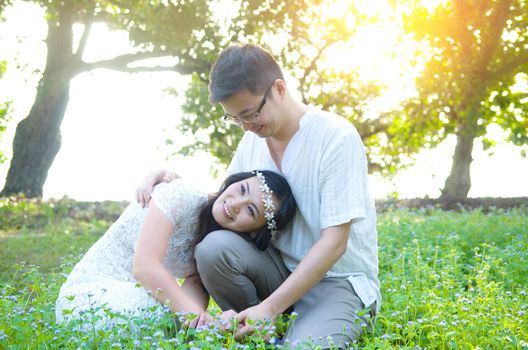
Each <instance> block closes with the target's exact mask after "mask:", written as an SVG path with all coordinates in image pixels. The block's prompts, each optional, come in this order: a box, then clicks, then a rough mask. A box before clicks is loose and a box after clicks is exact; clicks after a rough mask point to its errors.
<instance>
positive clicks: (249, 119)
mask: <svg viewBox="0 0 528 350" xmlns="http://www.w3.org/2000/svg"><path fill="white" fill-rule="evenodd" d="M272 86H273V83H272V84H271V85H270V86H269V88H268V89H267V90H266V92H265V93H264V97H263V98H262V102H260V104H259V105H258V107H257V110H256V111H255V112H254V113H251V114H250V115H248V116H245V117H237V116H236V115H232V114H229V113H226V114H224V120H225V121H226V122H228V123H232V124H235V125H238V126H242V124H251V123H255V122H257V121H258V118H259V117H260V111H261V110H262V107H264V105H265V104H266V101H268V94H269V92H270V90H271V87H272Z"/></svg>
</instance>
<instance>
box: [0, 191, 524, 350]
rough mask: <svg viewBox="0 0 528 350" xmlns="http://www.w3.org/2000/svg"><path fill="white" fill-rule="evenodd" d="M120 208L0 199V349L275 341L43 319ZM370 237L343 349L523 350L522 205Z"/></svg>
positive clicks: (440, 218) (398, 215) (413, 221)
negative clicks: (366, 306) (369, 298)
mask: <svg viewBox="0 0 528 350" xmlns="http://www.w3.org/2000/svg"><path fill="white" fill-rule="evenodd" d="M123 207H124V205H123V203H111V202H109V203H102V204H90V203H76V202H73V201H71V200H60V201H54V202H44V203H42V202H38V201H10V200H7V199H0V315H1V316H0V348H1V349H3V348H13V349H22V348H24V349H26V348H42V349H47V348H53V349H54V348H68V349H69V348H72V349H77V348H81V349H92V348H141V349H143V348H151V349H158V348H161V349H173V348H178V349H192V348H209V349H222V348H229V349H236V348H247V349H252V348H259V349H273V348H280V347H281V346H280V345H273V340H272V342H271V343H269V342H264V341H263V340H262V339H263V337H265V334H257V335H254V336H252V337H250V338H249V339H248V340H246V341H245V342H243V343H237V342H235V341H234V339H233V337H232V336H231V335H230V334H229V333H227V334H225V333H221V332H219V331H218V330H217V329H214V328H211V329H204V330H198V331H194V330H189V331H185V330H178V327H176V325H175V321H174V319H173V318H172V317H170V316H167V317H166V318H165V319H162V320H161V321H159V320H158V321H157V322H153V321H151V320H148V319H144V320H129V322H128V323H125V324H124V325H123V326H116V327H115V328H114V329H112V330H105V331H96V330H92V331H86V327H84V329H81V328H80V327H78V326H79V325H78V324H77V325H76V324H71V325H68V326H57V325H55V316H54V310H53V307H54V302H55V299H56V297H57V293H58V289H59V287H60V285H61V283H62V282H63V281H64V279H65V276H66V274H67V273H68V272H69V271H70V270H71V268H72V266H73V264H74V263H75V262H76V261H77V260H78V259H79V256H80V255H81V254H82V253H83V252H84V251H86V249H87V248H88V247H89V246H90V245H91V244H92V243H93V242H95V241H96V240H97V238H98V237H99V236H100V235H101V234H103V233H104V231H105V230H106V228H107V227H108V226H109V225H110V224H111V222H112V221H113V220H114V219H115V218H116V217H117V215H119V213H120V211H121V210H122V208H123ZM378 234H379V258H380V280H381V282H382V294H383V298H384V300H383V304H382V309H381V312H380V314H379V316H378V318H377V321H376V324H375V327H374V331H373V332H372V333H369V334H365V335H364V336H363V337H362V338H361V339H360V340H359V342H358V343H356V344H352V345H351V346H352V347H353V348H366V349H400V348H408V349H416V348H434V349H528V326H527V325H528V314H527V312H528V208H526V207H525V208H517V209H511V210H507V211H505V210H498V209H497V210H491V211H488V212H484V211H482V210H472V211H462V212H451V211H441V210H438V209H421V210H412V211H411V210H404V209H397V210H392V211H388V212H384V213H381V214H379V215H378ZM285 322H287V320H286V321H285V320H282V321H281V322H279V324H278V325H277V328H276V330H277V331H278V332H279V333H280V332H281V331H283V329H284V327H285ZM132 324H133V325H134V326H131V325H132ZM274 331H275V328H274V327H273V328H271V329H268V330H265V331H263V332H266V333H269V332H274ZM273 337H274V335H272V337H271V338H272V339H274V338H273ZM290 347H292V346H291V345H290Z"/></svg>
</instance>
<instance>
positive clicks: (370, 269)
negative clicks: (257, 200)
mask: <svg viewBox="0 0 528 350" xmlns="http://www.w3.org/2000/svg"><path fill="white" fill-rule="evenodd" d="M256 169H260V170H271V171H275V172H277V173H281V172H280V171H279V170H278V168H277V166H276V165H275V162H274V161H273V159H272V157H271V154H270V152H269V149H268V146H267V144H266V141H265V139H264V138H260V137H258V136H257V135H255V134H254V133H252V132H246V133H245V134H244V136H243V137H242V140H241V141H240V143H239V145H238V147H237V151H236V153H235V155H234V157H233V160H232V162H231V165H230V166H229V170H228V173H229V174H232V173H235V172H240V171H250V170H256ZM281 174H282V175H283V176H284V177H285V178H286V179H287V180H288V183H289V184H290V187H291V189H292V192H293V195H294V197H295V200H296V202H297V207H298V211H297V214H296V215H295V218H294V219H293V222H292V224H291V225H289V227H288V228H287V229H285V230H283V231H281V232H279V238H278V239H277V241H275V242H274V245H275V247H276V248H277V249H278V250H279V251H280V252H281V254H282V257H283V259H284V262H285V264H286V266H287V267H288V269H290V271H293V270H294V269H295V268H296V266H297V265H298V264H299V262H300V261H301V260H302V259H303V257H304V256H305V255H306V253H307V252H308V251H309V250H310V248H311V247H312V246H313V245H314V244H315V243H316V242H317V241H318V240H319V239H320V238H321V232H322V231H321V230H323V229H325V228H328V227H331V226H336V225H340V224H344V223H347V222H349V221H351V222H352V225H351V228H350V234H349V239H348V246H347V249H346V252H345V254H344V255H343V256H342V257H341V258H340V259H339V260H338V261H337V262H336V263H335V264H334V265H333V266H332V267H331V268H330V270H329V271H328V272H327V273H326V277H343V278H348V280H349V281H350V283H351V284H352V286H353V288H354V290H355V291H356V293H357V294H358V296H359V297H360V299H361V300H362V302H363V304H364V305H365V306H370V305H371V304H372V303H373V302H374V301H377V308H379V306H380V303H381V295H380V291H379V285H380V283H379V280H378V243H377V232H376V212H375V207H374V201H373V199H372V198H371V196H370V193H369V189H368V179H367V159H366V154H365V149H364V147H363V143H362V142H361V138H360V137H359V134H358V132H357V130H356V129H355V128H354V126H353V125H352V124H351V123H350V122H349V121H348V120H346V119H344V118H342V117H340V116H338V115H336V114H333V113H329V112H324V111H321V110H318V109H315V108H313V107H311V106H310V107H309V108H308V110H307V112H306V113H305V114H304V115H303V117H302V118H301V120H300V126H299V130H298V131H297V132H296V133H295V134H294V135H293V137H292V139H291V140H290V142H289V143H288V146H287V148H286V151H285V153H284V157H283V160H282V173H281Z"/></svg>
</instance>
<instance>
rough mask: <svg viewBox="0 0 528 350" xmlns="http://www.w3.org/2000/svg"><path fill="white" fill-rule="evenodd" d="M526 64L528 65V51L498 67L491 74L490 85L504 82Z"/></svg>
mask: <svg viewBox="0 0 528 350" xmlns="http://www.w3.org/2000/svg"><path fill="white" fill-rule="evenodd" d="M524 64H528V51H525V52H524V54H521V55H518V56H515V57H514V58H512V59H511V60H510V61H506V62H504V63H503V64H501V65H500V66H499V67H498V69H497V70H495V71H494V72H491V73H490V75H489V82H488V85H489V84H491V83H494V82H498V81H500V80H504V78H505V77H506V76H508V75H510V74H511V73H513V72H515V71H516V70H517V69H518V68H519V67H521V66H522V65H524Z"/></svg>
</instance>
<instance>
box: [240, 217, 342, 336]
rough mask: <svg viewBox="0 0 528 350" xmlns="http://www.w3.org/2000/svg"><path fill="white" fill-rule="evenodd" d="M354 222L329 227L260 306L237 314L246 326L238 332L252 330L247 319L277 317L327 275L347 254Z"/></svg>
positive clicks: (244, 332) (241, 333)
mask: <svg viewBox="0 0 528 350" xmlns="http://www.w3.org/2000/svg"><path fill="white" fill-rule="evenodd" d="M350 225H351V223H350V222H348V223H345V224H341V225H337V226H331V227H328V228H325V229H323V230H322V232H321V238H320V239H319V241H317V243H315V244H314V245H313V247H312V248H310V250H309V251H308V253H307V254H306V256H305V257H304V258H303V259H302V260H301V262H300V263H299V265H298V266H297V268H296V269H295V270H294V271H293V272H292V273H291V275H290V276H289V277H288V278H287V279H286V280H285V281H284V282H283V283H282V285H281V286H280V287H279V288H277V290H275V292H273V294H271V295H270V296H269V297H268V298H266V299H265V300H263V301H262V302H261V303H260V304H259V305H256V306H253V307H251V308H248V309H246V310H244V311H242V312H240V313H239V314H238V315H237V317H236V318H237V320H238V321H239V322H241V323H242V324H244V326H243V327H242V328H241V329H240V330H239V331H238V332H237V337H241V336H243V335H244V334H246V333H249V332H251V331H252V328H251V326H249V325H248V324H247V320H248V319H250V320H262V319H265V318H270V319H274V318H276V317H277V316H278V315H280V314H281V313H282V312H284V311H285V310H286V309H287V308H288V307H290V306H291V305H293V304H294V303H295V302H296V301H297V300H299V299H300V298H301V297H302V296H303V295H305V294H306V293H307V292H308V291H309V290H310V289H312V288H313V287H314V286H315V285H316V284H317V283H319V281H321V279H322V278H323V277H324V276H325V274H326V272H328V270H330V268H331V267H332V266H333V265H334V264H335V263H336V261H337V260H339V258H340V257H341V256H342V255H343V254H344V253H345V251H346V248H347V244H348V235H349V231H350Z"/></svg>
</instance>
